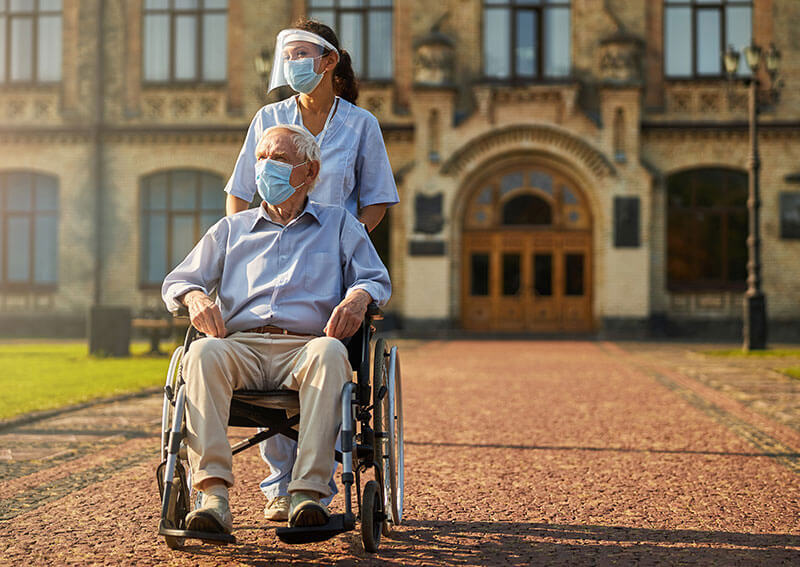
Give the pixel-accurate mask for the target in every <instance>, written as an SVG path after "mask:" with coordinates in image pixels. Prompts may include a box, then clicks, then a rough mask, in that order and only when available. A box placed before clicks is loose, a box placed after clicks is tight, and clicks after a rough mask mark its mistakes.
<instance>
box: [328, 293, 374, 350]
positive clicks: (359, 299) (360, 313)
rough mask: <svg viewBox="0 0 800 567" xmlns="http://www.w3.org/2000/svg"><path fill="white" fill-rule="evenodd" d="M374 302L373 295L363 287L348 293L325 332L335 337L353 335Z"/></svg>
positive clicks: (334, 312)
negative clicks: (368, 307)
mask: <svg viewBox="0 0 800 567" xmlns="http://www.w3.org/2000/svg"><path fill="white" fill-rule="evenodd" d="M370 303H372V297H370V295H369V294H368V293H367V292H366V291H364V290H363V289H357V290H355V291H353V292H351V293H349V294H348V295H347V297H345V298H344V299H343V300H342V302H341V303H340V304H339V305H337V306H336V307H335V308H334V310H333V313H331V318H330V319H328V324H327V325H325V328H324V329H323V332H324V333H325V335H327V336H329V337H333V338H334V339H346V338H347V337H352V336H353V335H354V334H355V333H356V331H357V330H358V328H359V327H360V326H361V323H362V322H363V321H364V315H365V314H366V313H367V306H368V305H369V304H370Z"/></svg>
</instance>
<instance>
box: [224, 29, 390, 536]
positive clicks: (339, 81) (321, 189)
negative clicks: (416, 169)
mask: <svg viewBox="0 0 800 567" xmlns="http://www.w3.org/2000/svg"><path fill="white" fill-rule="evenodd" d="M287 84H288V85H289V86H290V87H291V88H292V89H294V90H295V91H297V92H298V93H299V94H298V95H295V96H292V97H289V98H287V99H285V100H282V101H280V102H276V103H273V104H269V105H267V106H264V107H263V108H261V109H260V110H259V111H258V112H257V113H256V115H255V117H254V118H253V121H252V122H251V123H250V128H249V129H248V131H247V137H246V139H245V142H244V145H243V146H242V150H241V152H240V153H239V158H238V159H237V161H236V166H235V168H234V170H233V174H232V175H231V177H230V179H229V180H228V184H227V185H226V187H225V191H226V192H227V193H228V196H227V198H226V204H225V209H226V212H227V214H234V213H237V212H239V211H243V210H245V209H247V208H248V206H249V204H250V202H251V201H252V199H253V196H254V195H255V193H256V182H255V174H254V171H255V164H256V158H255V148H256V145H257V143H258V140H259V138H260V137H261V133H262V132H263V131H264V130H265V129H267V128H269V127H270V126H274V125H277V124H297V125H301V126H303V127H305V128H306V129H307V130H308V131H309V132H311V134H312V135H314V136H315V138H316V140H317V143H318V144H319V145H320V150H321V153H322V169H321V171H320V174H319V178H318V181H317V184H316V186H315V187H314V192H313V194H312V198H313V199H314V200H315V201H319V202H322V203H330V204H336V205H341V206H343V207H344V208H346V209H347V210H348V211H349V212H350V213H351V214H353V215H354V216H355V217H356V218H358V219H359V220H360V221H361V222H362V223H364V225H365V226H366V227H367V229H368V230H369V231H372V230H373V229H374V228H375V227H376V226H377V225H378V223H380V221H381V219H382V218H383V216H384V214H385V213H386V208H387V207H389V206H391V205H394V204H396V203H397V202H398V195H397V187H396V186H395V183H394V176H393V174H392V168H391V165H390V164H389V157H388V155H387V154H386V147H385V145H384V143H383V135H382V134H381V130H380V125H379V124H378V120H377V119H376V118H375V116H373V115H372V114H371V113H369V112H368V111H366V110H364V109H362V108H359V107H358V106H356V105H355V102H356V99H357V98H358V85H357V83H356V78H355V74H354V73H353V68H352V65H351V63H350V55H349V54H348V53H347V51H345V50H344V49H340V47H339V40H338V39H337V37H336V34H335V33H334V32H333V30H332V29H331V28H329V27H328V26H326V25H325V24H322V23H320V22H316V21H313V20H307V19H305V18H301V19H300V20H298V21H297V22H296V23H295V26H294V28H292V29H287V30H283V31H281V32H280V33H279V34H278V39H277V41H276V46H275V60H274V63H273V67H272V74H271V77H270V85H269V90H270V91H272V90H273V89H275V88H277V87H280V86H283V85H287ZM296 448H297V443H295V442H294V441H291V440H289V439H288V438H286V437H284V436H282V435H277V436H275V437H271V438H270V439H268V440H267V441H265V442H263V443H262V444H261V455H262V457H263V458H264V460H265V461H266V462H267V464H268V465H269V466H270V470H271V474H270V476H268V477H267V478H266V479H264V480H263V481H262V482H261V490H262V492H263V493H264V495H265V496H266V497H267V505H266V507H265V509H264V515H265V517H266V518H267V519H269V520H275V521H284V520H286V519H287V517H288V513H289V498H288V483H289V480H290V479H291V474H292V466H293V464H294V459H295V454H296ZM332 476H333V475H331V477H332ZM331 488H332V490H333V494H336V492H337V489H336V484H335V482H334V481H333V478H331ZM331 498H332V496H331ZM329 501H330V500H329V499H328V500H327V501H324V503H325V504H327V503H328V502H329Z"/></svg>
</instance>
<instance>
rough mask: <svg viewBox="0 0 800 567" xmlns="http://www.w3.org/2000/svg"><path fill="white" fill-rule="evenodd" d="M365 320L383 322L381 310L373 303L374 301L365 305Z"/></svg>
mask: <svg viewBox="0 0 800 567" xmlns="http://www.w3.org/2000/svg"><path fill="white" fill-rule="evenodd" d="M366 318H367V319H368V320H372V321H381V320H383V311H381V308H380V307H378V304H377V303H375V302H374V301H373V302H372V303H370V304H369V305H367V316H366Z"/></svg>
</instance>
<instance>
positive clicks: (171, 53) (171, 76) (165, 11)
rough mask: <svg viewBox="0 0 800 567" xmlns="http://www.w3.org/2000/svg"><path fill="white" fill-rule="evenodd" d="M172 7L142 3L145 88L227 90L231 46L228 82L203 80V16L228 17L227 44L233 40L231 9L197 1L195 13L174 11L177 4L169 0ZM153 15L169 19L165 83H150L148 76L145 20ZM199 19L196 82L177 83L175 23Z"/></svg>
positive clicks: (226, 69) (225, 80) (226, 67)
mask: <svg viewBox="0 0 800 567" xmlns="http://www.w3.org/2000/svg"><path fill="white" fill-rule="evenodd" d="M167 2H168V3H169V6H168V7H167V8H147V7H145V4H144V3H142V25H141V45H142V47H143V48H142V54H141V58H142V61H141V73H142V84H143V85H144V86H145V87H150V86H156V87H157V86H197V85H203V86H224V85H226V84H227V83H228V80H229V76H228V73H229V71H230V69H229V68H228V51H229V46H228V45H227V44H226V57H225V78H224V79H211V80H205V79H203V78H202V76H203V15H205V14H224V15H225V27H226V37H225V40H226V42H228V41H229V40H230V38H229V37H228V34H227V28H228V26H229V9H230V6H226V7H225V8H206V7H205V0H197V2H198V4H197V5H198V7H197V8H193V9H176V8H175V0H167ZM150 14H159V15H166V16H167V17H168V18H169V47H168V48H167V57H168V59H167V69H168V71H167V75H168V77H167V78H166V79H148V78H147V75H146V73H145V68H144V65H145V55H144V45H145V42H146V39H147V38H146V25H145V20H146V18H147V16H148V15H150ZM179 15H180V16H186V15H190V16H196V18H197V19H196V22H197V23H196V26H197V27H196V29H195V31H196V33H197V40H196V42H195V46H194V49H195V69H194V72H195V77H194V78H193V79H177V78H176V77H175V31H176V30H175V26H176V20H177V17H178V16H179Z"/></svg>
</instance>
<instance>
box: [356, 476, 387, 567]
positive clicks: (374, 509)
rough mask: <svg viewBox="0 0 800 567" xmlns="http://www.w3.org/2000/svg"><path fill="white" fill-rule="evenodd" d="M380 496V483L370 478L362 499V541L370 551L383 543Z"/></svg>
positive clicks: (375, 549)
mask: <svg viewBox="0 0 800 567" xmlns="http://www.w3.org/2000/svg"><path fill="white" fill-rule="evenodd" d="M378 498H379V490H378V483H377V482H375V481H374V480H370V481H369V482H367V484H366V485H365V486H364V495H363V498H362V499H361V541H362V542H364V549H365V550H366V551H369V552H370V553H375V552H376V551H378V546H379V545H380V543H381V531H382V524H383V522H382V521H381V503H380V500H378Z"/></svg>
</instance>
